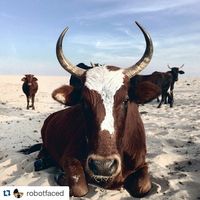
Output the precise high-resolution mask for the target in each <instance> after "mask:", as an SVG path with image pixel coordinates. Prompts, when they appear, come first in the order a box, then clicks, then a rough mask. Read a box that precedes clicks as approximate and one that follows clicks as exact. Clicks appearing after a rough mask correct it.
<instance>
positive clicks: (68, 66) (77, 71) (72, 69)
mask: <svg viewBox="0 0 200 200" xmlns="http://www.w3.org/2000/svg"><path fill="white" fill-rule="evenodd" d="M67 31H68V27H67V28H65V29H64V31H63V32H62V33H61V34H60V37H59V38H58V41H57V44H56V55H57V59H58V61H59V63H60V64H61V66H62V67H63V68H64V69H65V70H66V71H68V72H69V73H70V74H72V75H74V76H76V77H81V76H82V75H83V74H84V72H85V71H86V70H84V69H81V68H79V67H77V66H75V65H73V64H72V63H71V62H70V61H69V60H67V59H66V58H65V56H64V54H63V50H62V42H63V38H64V36H65V33H66V32H67Z"/></svg>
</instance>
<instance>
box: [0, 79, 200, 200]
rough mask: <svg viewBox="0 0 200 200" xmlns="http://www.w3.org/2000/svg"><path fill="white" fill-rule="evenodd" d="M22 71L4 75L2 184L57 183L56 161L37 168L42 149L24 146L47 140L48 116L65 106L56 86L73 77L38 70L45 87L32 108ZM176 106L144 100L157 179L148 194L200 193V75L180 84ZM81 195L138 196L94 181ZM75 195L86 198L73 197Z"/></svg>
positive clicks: (0, 142) (0, 149)
mask: <svg viewBox="0 0 200 200" xmlns="http://www.w3.org/2000/svg"><path fill="white" fill-rule="evenodd" d="M21 78H22V76H0V80H1V82H0V91H1V97H0V185H1V186H3V185H4V186H5V185H15V186H21V185H31V186H34V185H43V186H47V185H56V183H55V181H54V174H55V173H56V170H57V169H55V168H54V167H52V168H49V169H47V170H43V171H40V172H35V171H34V169H33V163H34V160H35V157H36V155H37V153H38V152H35V153H32V154H30V155H23V154H21V153H19V152H18V150H20V149H22V148H24V147H27V146H30V145H33V144H36V143H38V142H41V136H40V129H41V127H42V125H43V122H44V120H45V118H46V117H47V116H48V115H49V114H51V113H53V112H55V111H58V110H61V109H63V108H64V107H63V106H62V105H60V104H58V103H57V102H55V101H54V100H53V99H52V98H51V92H52V91H53V90H54V89H55V88H57V87H59V86H61V85H63V84H65V83H67V80H68V78H67V77H64V76H63V77H51V76H37V78H38V80H39V81H38V83H39V90H38V93H37V95H36V100H35V108H36V109H35V110H31V109H30V110H27V109H26V98H25V95H24V94H23V93H22V90H21V85H22V82H21ZM174 96H175V103H174V108H170V107H169V106H168V105H163V106H162V107H161V108H160V109H158V108H156V107H157V102H156V101H153V102H151V103H149V104H146V105H144V106H140V108H139V109H140V112H141V116H142V119H143V122H144V126H145V130H146V137H147V162H148V163H149V171H150V174H151V176H152V181H153V184H154V187H153V190H152V192H151V193H150V194H149V195H148V196H146V197H145V198H143V199H153V200H157V199H164V200H165V199H170V200H171V199H172V200H173V199H174V200H178V199H187V200H188V199H191V200H195V199H200V171H199V170H200V78H182V79H180V80H179V81H178V82H177V83H176V85H175V90H174ZM89 189H90V191H89V193H88V194H87V195H86V196H85V197H82V198H81V199H92V200H97V199H105V200H107V199H109V200H118V199H120V200H129V199H134V198H133V197H130V195H129V194H128V193H127V192H126V191H125V190H123V189H122V190H120V191H119V190H105V189H102V188H99V187H96V186H92V185H91V186H90V188H89ZM71 199H80V198H75V197H72V198H71Z"/></svg>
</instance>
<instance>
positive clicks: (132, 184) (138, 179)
mask: <svg viewBox="0 0 200 200" xmlns="http://www.w3.org/2000/svg"><path fill="white" fill-rule="evenodd" d="M151 186H152V185H151V180H150V176H149V174H148V166H147V164H145V166H143V167H142V168H140V169H139V170H137V171H136V172H134V173H133V174H131V175H129V176H128V177H127V179H126V180H125V183H124V188H125V189H126V190H127V191H128V192H129V193H130V194H131V195H132V196H133V197H137V198H141V197H144V196H145V195H147V193H148V192H149V191H150V190H151Z"/></svg>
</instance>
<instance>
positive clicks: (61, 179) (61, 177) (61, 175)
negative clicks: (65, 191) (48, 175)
mask: <svg viewBox="0 0 200 200" xmlns="http://www.w3.org/2000/svg"><path fill="white" fill-rule="evenodd" d="M54 179H55V181H56V183H57V184H58V185H61V186H64V185H68V181H67V180H66V178H65V175H64V173H63V172H60V173H58V174H56V175H55V176H54Z"/></svg>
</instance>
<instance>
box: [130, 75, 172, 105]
mask: <svg viewBox="0 0 200 200" xmlns="http://www.w3.org/2000/svg"><path fill="white" fill-rule="evenodd" d="M146 81H149V82H151V83H153V84H155V85H156V86H158V87H159V88H160V94H159V95H161V96H162V98H161V101H160V103H159V105H158V108H160V107H161V105H162V104H163V102H164V101H166V98H167V97H168V99H171V98H170V94H169V93H168V89H169V87H170V84H171V82H172V75H171V74H169V73H164V72H153V73H152V74H150V75H136V76H134V77H133V78H131V84H132V85H135V87H136V86H137V85H138V84H140V83H142V82H146ZM132 95H133V96H137V94H134V93H132ZM159 95H158V96H159ZM170 106H171V105H170Z"/></svg>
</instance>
